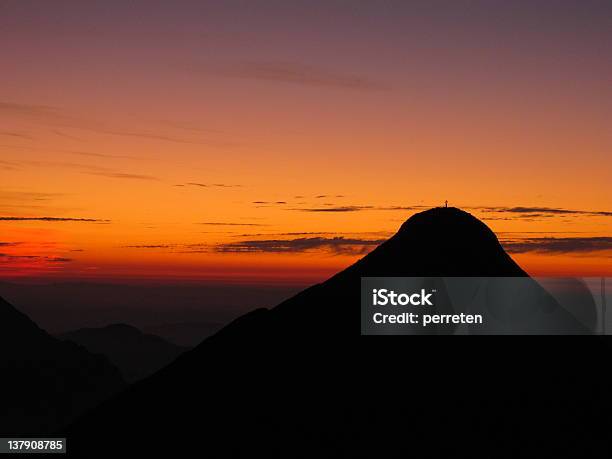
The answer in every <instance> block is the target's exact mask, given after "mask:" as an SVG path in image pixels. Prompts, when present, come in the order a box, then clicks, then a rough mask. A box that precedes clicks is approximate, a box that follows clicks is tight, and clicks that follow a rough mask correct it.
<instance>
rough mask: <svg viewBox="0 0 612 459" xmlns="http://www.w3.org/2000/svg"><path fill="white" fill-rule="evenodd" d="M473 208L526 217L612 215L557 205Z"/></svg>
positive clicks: (611, 213)
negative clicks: (558, 206)
mask: <svg viewBox="0 0 612 459" xmlns="http://www.w3.org/2000/svg"><path fill="white" fill-rule="evenodd" d="M472 209H477V210H482V211H484V212H500V213H510V214H519V215H521V216H523V217H525V218H533V217H545V216H547V215H551V216H552V215H589V216H603V217H612V212H607V211H592V210H575V209H563V208H557V207H472Z"/></svg>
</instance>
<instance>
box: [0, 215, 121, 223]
mask: <svg viewBox="0 0 612 459" xmlns="http://www.w3.org/2000/svg"><path fill="white" fill-rule="evenodd" d="M0 221H3V222H32V221H38V222H85V223H109V222H110V221H111V220H101V219H97V218H73V217H12V216H9V217H7V216H0Z"/></svg>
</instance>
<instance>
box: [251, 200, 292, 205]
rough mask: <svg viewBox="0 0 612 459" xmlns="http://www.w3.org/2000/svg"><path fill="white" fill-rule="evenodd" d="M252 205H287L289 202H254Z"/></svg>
mask: <svg viewBox="0 0 612 459" xmlns="http://www.w3.org/2000/svg"><path fill="white" fill-rule="evenodd" d="M252 204H279V205H284V204H287V201H253V202H252Z"/></svg>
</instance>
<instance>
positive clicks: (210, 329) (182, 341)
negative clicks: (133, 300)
mask: <svg viewBox="0 0 612 459" xmlns="http://www.w3.org/2000/svg"><path fill="white" fill-rule="evenodd" d="M222 327H223V324H221V323H219V322H174V323H165V324H158V325H151V326H148V327H146V328H145V329H144V331H145V332H147V333H152V334H153V335H157V336H159V337H161V338H164V339H165V340H168V341H170V342H171V343H174V344H176V345H178V346H181V347H193V346H197V345H198V344H200V343H201V342H202V341H204V339H206V338H208V337H209V336H210V335H212V334H214V333H216V332H218V331H219V330H220V329H221V328H222Z"/></svg>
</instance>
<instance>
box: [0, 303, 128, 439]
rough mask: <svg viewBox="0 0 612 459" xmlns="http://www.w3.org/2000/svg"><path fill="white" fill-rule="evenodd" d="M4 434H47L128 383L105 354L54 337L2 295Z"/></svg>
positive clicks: (0, 424)
mask: <svg viewBox="0 0 612 459" xmlns="http://www.w3.org/2000/svg"><path fill="white" fill-rule="evenodd" d="M0 349H1V351H0V369H1V372H0V374H1V382H0V385H1V386H0V387H1V388H2V409H0V436H5V437H6V436H10V435H25V434H33V435H44V434H46V433H51V432H54V431H56V430H58V429H59V428H61V427H63V426H65V425H66V424H67V423H69V422H71V421H72V420H73V419H74V418H75V417H76V416H78V415H79V414H81V413H83V412H84V411H85V410H86V409H89V408H91V407H93V406H95V405H97V404H98V403H100V402H101V401H102V400H104V399H106V398H108V397H110V396H111V395H113V394H115V393H116V392H118V391H119V390H120V389H122V388H123V387H124V386H125V382H124V381H123V379H122V378H121V375H120V373H119V370H117V368H115V367H114V366H113V365H111V363H110V362H109V361H108V360H107V359H106V358H105V357H103V356H100V355H93V354H91V353H89V352H88V351H87V350H85V348H83V347H81V346H78V345H77V344H74V343H70V342H64V341H60V340H58V339H56V338H53V337H52V336H51V335H49V334H48V333H46V332H45V331H44V330H41V329H40V328H38V326H37V325H36V324H35V323H34V322H32V321H31V320H30V319H29V318H28V317H27V316H26V315H24V314H22V313H21V312H19V311H18V310H17V309H15V308H14V307H13V306H11V305H10V304H9V303H7V302H6V301H4V300H3V299H2V298H0Z"/></svg>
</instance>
